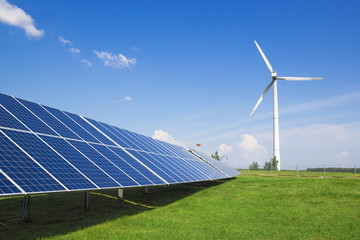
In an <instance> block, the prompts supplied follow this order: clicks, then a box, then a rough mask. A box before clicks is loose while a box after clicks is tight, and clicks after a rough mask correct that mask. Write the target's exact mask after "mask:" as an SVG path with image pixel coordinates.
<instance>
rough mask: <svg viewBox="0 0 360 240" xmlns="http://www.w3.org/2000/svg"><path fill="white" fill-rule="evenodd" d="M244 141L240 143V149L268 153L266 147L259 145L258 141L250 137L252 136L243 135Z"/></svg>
mask: <svg viewBox="0 0 360 240" xmlns="http://www.w3.org/2000/svg"><path fill="white" fill-rule="evenodd" d="M241 138H242V141H241V142H239V143H238V146H239V148H241V149H243V150H245V151H247V152H256V151H260V152H264V153H265V152H266V150H265V147H264V146H262V145H260V144H259V143H258V140H257V139H256V138H255V137H254V136H252V135H250V134H243V135H241Z"/></svg>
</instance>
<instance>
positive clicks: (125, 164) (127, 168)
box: [91, 144, 154, 186]
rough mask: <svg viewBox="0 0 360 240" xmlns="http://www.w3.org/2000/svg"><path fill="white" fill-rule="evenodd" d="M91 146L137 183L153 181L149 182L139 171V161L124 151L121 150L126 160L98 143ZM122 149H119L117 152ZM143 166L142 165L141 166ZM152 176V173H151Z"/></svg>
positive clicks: (151, 183)
mask: <svg viewBox="0 0 360 240" xmlns="http://www.w3.org/2000/svg"><path fill="white" fill-rule="evenodd" d="M91 146H92V147H93V148H95V149H96V150H98V151H99V152H100V153H101V154H102V155H104V156H105V157H106V158H108V159H109V160H110V161H111V162H113V163H114V164H115V165H116V166H118V167H119V168H120V169H121V170H123V171H124V172H125V173H126V174H127V175H128V176H130V177H131V178H132V179H134V181H136V182H137V183H138V184H139V185H142V186H145V185H153V184H154V183H153V182H151V181H150V180H149V179H148V178H146V177H145V176H144V175H143V171H144V169H143V171H140V170H141V169H138V168H137V167H139V165H140V166H141V167H143V166H142V165H141V164H140V163H138V162H137V161H136V160H135V159H134V158H131V157H130V156H129V155H128V154H126V153H125V152H122V154H123V156H128V158H127V161H125V160H124V159H122V158H121V157H120V156H118V155H117V154H116V153H115V152H113V151H112V150H110V148H108V147H106V146H103V145H98V144H91ZM120 151H122V150H121V149H119V152H120ZM143 168H144V167H143ZM145 171H146V172H147V173H148V174H149V173H150V172H149V171H148V170H147V169H145ZM150 174H151V173H150ZM152 176H153V177H154V175H153V174H152Z"/></svg>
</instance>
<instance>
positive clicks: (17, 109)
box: [0, 93, 57, 135]
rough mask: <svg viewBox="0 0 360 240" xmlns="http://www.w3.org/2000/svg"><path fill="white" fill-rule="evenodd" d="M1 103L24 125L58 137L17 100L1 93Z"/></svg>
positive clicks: (35, 130)
mask: <svg viewBox="0 0 360 240" xmlns="http://www.w3.org/2000/svg"><path fill="white" fill-rule="evenodd" d="M0 102H1V105H3V107H5V108H6V109H7V110H8V111H10V112H11V113H12V114H14V115H15V116H16V117H17V118H18V119H19V120H20V121H21V122H22V123H24V124H25V125H26V126H27V127H28V128H30V129H31V130H32V131H34V132H39V133H46V134H51V135H57V134H56V133H55V132H54V131H52V130H51V129H50V128H49V127H47V126H46V125H45V124H44V123H43V122H41V121H40V120H39V119H38V118H37V117H36V116H35V115H33V114H32V113H31V112H29V111H28V110H27V109H26V108H25V107H23V106H22V105H21V104H20V103H19V102H18V101H17V100H15V99H14V98H13V97H10V96H8V95H4V94H1V93H0Z"/></svg>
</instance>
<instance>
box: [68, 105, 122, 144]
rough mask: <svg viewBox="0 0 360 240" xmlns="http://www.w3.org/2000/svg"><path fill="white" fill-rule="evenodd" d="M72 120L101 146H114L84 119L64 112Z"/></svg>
mask: <svg viewBox="0 0 360 240" xmlns="http://www.w3.org/2000/svg"><path fill="white" fill-rule="evenodd" d="M65 114H66V115H68V116H69V117H70V118H71V119H72V120H74V121H75V122H77V123H78V124H79V125H80V126H81V127H83V128H84V129H85V130H86V131H88V132H89V133H90V134H91V135H92V136H94V137H95V138H96V139H97V140H99V141H100V142H101V143H103V144H107V145H112V146H114V145H115V144H114V143H113V142H112V141H110V140H109V139H108V138H107V137H105V136H104V135H103V134H102V133H100V132H99V131H98V130H96V129H95V128H94V127H92V126H91V125H90V124H89V123H87V122H86V121H85V120H84V119H82V118H81V117H80V116H79V115H76V114H73V113H68V112H65Z"/></svg>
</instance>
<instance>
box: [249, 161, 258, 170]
mask: <svg viewBox="0 0 360 240" xmlns="http://www.w3.org/2000/svg"><path fill="white" fill-rule="evenodd" d="M249 169H250V170H259V164H258V163H257V162H252V164H251V165H250V166H249Z"/></svg>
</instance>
